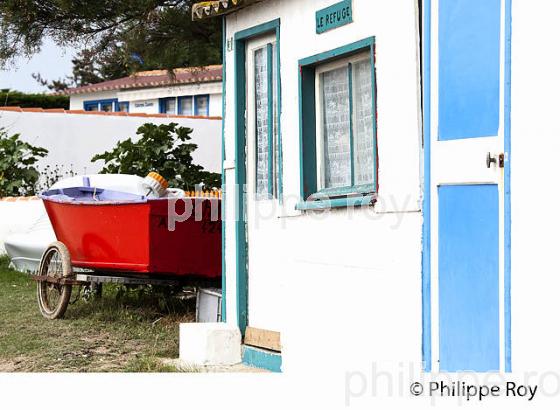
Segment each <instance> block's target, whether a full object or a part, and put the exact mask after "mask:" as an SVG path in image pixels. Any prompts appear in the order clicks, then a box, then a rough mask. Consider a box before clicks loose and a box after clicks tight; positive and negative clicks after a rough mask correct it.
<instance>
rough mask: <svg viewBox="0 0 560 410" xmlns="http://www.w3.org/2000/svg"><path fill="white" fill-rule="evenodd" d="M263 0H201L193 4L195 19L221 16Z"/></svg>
mask: <svg viewBox="0 0 560 410" xmlns="http://www.w3.org/2000/svg"><path fill="white" fill-rule="evenodd" d="M261 1H263V0H214V1H201V2H199V3H196V4H195V5H193V9H192V18H193V20H202V19H205V18H209V17H214V16H220V15H222V14H228V13H233V12H234V11H237V10H239V9H240V8H243V7H246V6H250V5H251V4H254V3H258V2H261Z"/></svg>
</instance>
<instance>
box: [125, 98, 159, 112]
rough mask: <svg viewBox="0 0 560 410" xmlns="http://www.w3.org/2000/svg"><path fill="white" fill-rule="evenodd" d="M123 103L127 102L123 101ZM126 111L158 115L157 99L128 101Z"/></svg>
mask: <svg viewBox="0 0 560 410" xmlns="http://www.w3.org/2000/svg"><path fill="white" fill-rule="evenodd" d="M123 101H127V100H124V99H123ZM128 111H129V112H130V113H134V114H136V113H142V112H143V113H146V114H159V99H157V98H154V99H144V100H134V101H129V105H128Z"/></svg>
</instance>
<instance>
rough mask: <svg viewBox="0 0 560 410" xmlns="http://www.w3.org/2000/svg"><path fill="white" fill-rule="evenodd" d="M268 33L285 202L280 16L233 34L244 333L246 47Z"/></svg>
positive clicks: (240, 315)
mask: <svg viewBox="0 0 560 410" xmlns="http://www.w3.org/2000/svg"><path fill="white" fill-rule="evenodd" d="M265 34H275V35H276V47H277V53H276V63H277V67H278V69H277V71H276V75H277V82H276V86H277V94H278V106H277V109H278V200H279V202H282V191H283V188H282V127H281V123H282V121H281V114H282V91H281V90H282V87H281V75H280V71H281V70H280V68H281V66H280V54H281V47H280V19H275V20H272V21H269V22H267V23H263V24H260V25H258V26H255V27H251V28H248V29H246V30H242V31H238V32H237V33H235V34H234V61H235V66H234V78H233V81H234V84H235V85H234V89H235V96H234V115H235V164H236V167H235V184H236V190H235V198H233V193H228V195H229V194H232V200H233V201H235V206H236V210H235V215H240V216H239V217H237V218H236V221H235V246H236V250H235V253H236V256H237V258H236V260H237V261H236V267H235V270H236V296H237V300H236V305H237V312H236V315H237V325H238V326H239V329H240V331H241V334H242V335H245V328H246V327H247V323H248V321H247V319H248V310H249V309H248V271H247V231H246V223H247V221H246V220H245V217H244V216H243V215H245V207H246V204H245V201H246V197H245V196H246V195H245V192H244V191H245V190H244V187H245V186H246V183H247V168H246V166H245V163H246V153H245V147H246V144H247V141H246V129H245V110H246V107H247V91H246V90H247V89H246V75H247V68H246V65H245V64H246V46H247V42H248V41H249V40H251V39H252V38H255V37H258V36H262V35H265Z"/></svg>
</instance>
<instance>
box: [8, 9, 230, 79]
mask: <svg viewBox="0 0 560 410" xmlns="http://www.w3.org/2000/svg"><path fill="white" fill-rule="evenodd" d="M195 2H196V0H120V1H115V0H96V1H87V0H77V1H63V0H2V1H0V32H1V33H2V36H0V67H1V66H6V65H7V64H9V62H10V61H12V60H13V59H14V58H15V57H18V56H31V55H33V54H35V53H36V52H38V51H39V50H40V49H41V46H42V43H43V39H45V38H47V37H50V38H52V39H53V40H54V41H55V42H56V43H57V44H59V45H61V46H68V45H72V46H74V47H80V48H82V49H83V51H82V53H81V54H80V55H79V56H78V57H77V59H76V61H75V64H74V73H73V75H72V78H71V79H66V80H62V81H63V82H64V81H66V83H68V84H72V85H86V84H91V83H94V82H99V81H104V80H107V79H114V78H118V77H122V76H123V74H124V73H126V74H130V73H133V72H134V71H135V70H138V69H139V68H142V69H171V68H177V67H189V66H202V65H207V64H217V63H219V62H220V61H221V25H220V21H219V20H218V19H210V20H207V21H204V22H193V21H192V19H191V6H192V4H193V3H195ZM47 82H48V80H47ZM60 85H61V84H59V86H60Z"/></svg>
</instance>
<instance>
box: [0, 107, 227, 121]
mask: <svg viewBox="0 0 560 410" xmlns="http://www.w3.org/2000/svg"><path fill="white" fill-rule="evenodd" d="M0 111H11V112H35V113H55V114H82V115H110V116H116V117H148V118H193V119H202V120H221V119H222V117H208V116H204V115H175V114H147V113H143V112H135V113H130V112H124V111H120V112H105V111H85V110H65V109H64V108H45V109H43V108H21V107H0Z"/></svg>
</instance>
